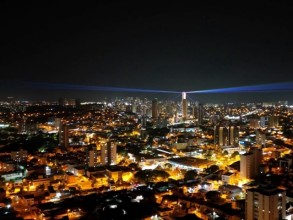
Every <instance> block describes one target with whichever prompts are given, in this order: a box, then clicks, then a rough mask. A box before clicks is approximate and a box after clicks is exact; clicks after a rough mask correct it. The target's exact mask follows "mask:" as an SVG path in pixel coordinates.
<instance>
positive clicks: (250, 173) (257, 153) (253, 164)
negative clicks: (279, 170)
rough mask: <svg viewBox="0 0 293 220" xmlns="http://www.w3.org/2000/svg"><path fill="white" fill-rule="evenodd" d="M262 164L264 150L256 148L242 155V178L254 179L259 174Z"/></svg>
mask: <svg viewBox="0 0 293 220" xmlns="http://www.w3.org/2000/svg"><path fill="white" fill-rule="evenodd" d="M261 163H262V150H261V149H258V148H256V147H254V148H252V149H251V151H250V152H248V153H245V154H241V155H240V177H241V178H245V179H254V178H256V177H257V176H258V174H259V169H260V165H261Z"/></svg>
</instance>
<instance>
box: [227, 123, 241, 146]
mask: <svg viewBox="0 0 293 220" xmlns="http://www.w3.org/2000/svg"><path fill="white" fill-rule="evenodd" d="M239 131H240V127H239V126H230V127H229V145H230V146H238V145H239Z"/></svg>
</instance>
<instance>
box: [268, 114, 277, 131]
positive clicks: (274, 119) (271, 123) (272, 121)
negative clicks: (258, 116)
mask: <svg viewBox="0 0 293 220" xmlns="http://www.w3.org/2000/svg"><path fill="white" fill-rule="evenodd" d="M268 127H269V128H276V127H279V116H276V115H272V116H269V117H268Z"/></svg>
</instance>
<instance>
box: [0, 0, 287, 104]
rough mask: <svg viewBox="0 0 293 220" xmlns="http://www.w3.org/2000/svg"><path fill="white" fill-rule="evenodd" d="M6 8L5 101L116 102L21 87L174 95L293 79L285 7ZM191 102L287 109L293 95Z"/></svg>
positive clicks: (0, 60)
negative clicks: (281, 103) (271, 104)
mask: <svg viewBox="0 0 293 220" xmlns="http://www.w3.org/2000/svg"><path fill="white" fill-rule="evenodd" d="M7 2H8V3H5V2H1V3H0V4H1V5H0V16H1V21H0V22H1V29H2V30H1V43H0V44H1V47H0V48H1V50H0V51H1V53H0V54H1V57H0V73H1V79H0V82H1V88H0V92H1V93H0V98H1V99H2V100H3V99H5V98H6V97H7V96H14V97H15V98H17V99H27V100H35V99H57V98H58V97H68V98H74V97H76V98H81V99H82V100H95V99H97V98H98V97H101V96H105V95H109V96H112V95H117V93H114V94H112V93H111V92H110V93H105V92H97V91H73V90H66V89H64V90H60V89H51V90H49V89H40V88H34V87H33V86H27V85H24V83H23V82H24V81H25V82H42V83H43V82H45V83H52V84H60V83H61V84H74V85H75V84H77V85H89V86H111V87H126V88H128V87H129V88H142V89H157V90H172V91H173V90H175V91H189V90H202V89H215V88H225V87H236V86H247V85H258V84H267V83H278V82H293V74H292V72H293V71H292V70H293V40H292V39H293V13H292V11H293V7H289V5H288V4H287V3H286V2H287V1H275V3H270V2H272V1H270V2H266V1H263V3H262V4H260V3H258V4H255V3H254V4H248V3H247V2H246V1H234V2H235V3H234V4H231V1H229V3H228V2H227V1H218V3H214V2H211V1H205V2H206V3H200V4H199V3H198V2H197V1H194V2H195V3H196V5H187V4H186V3H182V2H180V1H177V3H174V4H171V3H170V2H168V3H167V1H166V2H165V3H164V4H163V3H160V4H158V3H157V2H151V1H137V4H130V3H129V4H128V3H127V1H121V2H120V3H113V2H111V1H98V2H99V3H96V4H86V3H84V2H83V1H80V4H74V3H72V2H71V1H58V2H57V1H56V2H55V1H34V3H29V2H31V1H21V2H20V1H19V2H17V1H7ZM37 2H39V3H37ZM61 2H62V3H61ZM74 2H75V1H74ZM103 2H104V3H103ZM105 2H106V3H105ZM236 2H237V4H236ZM241 2H242V3H241ZM288 2H289V1H288ZM241 4H242V5H241ZM118 95H122V94H121V93H119V94H118ZM126 95H131V96H137V94H126ZM147 95H148V94H140V96H147ZM167 96H168V97H172V95H167ZM193 99H198V100H200V101H202V102H205V101H206V102H208V101H218V102H221V101H260V100H263V101H277V100H289V101H290V102H291V103H292V102H293V92H292V91H287V92H265V93H256V94H254V93H235V94H209V95H197V96H194V95H193Z"/></svg>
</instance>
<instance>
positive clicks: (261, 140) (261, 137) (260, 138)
mask: <svg viewBox="0 0 293 220" xmlns="http://www.w3.org/2000/svg"><path fill="white" fill-rule="evenodd" d="M255 133H256V137H255V139H256V140H255V141H256V144H258V145H265V144H266V134H265V133H264V132H261V131H260V130H256V131H255Z"/></svg>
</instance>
